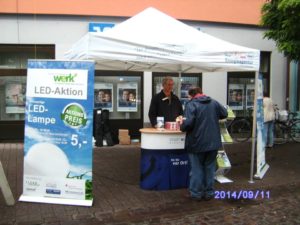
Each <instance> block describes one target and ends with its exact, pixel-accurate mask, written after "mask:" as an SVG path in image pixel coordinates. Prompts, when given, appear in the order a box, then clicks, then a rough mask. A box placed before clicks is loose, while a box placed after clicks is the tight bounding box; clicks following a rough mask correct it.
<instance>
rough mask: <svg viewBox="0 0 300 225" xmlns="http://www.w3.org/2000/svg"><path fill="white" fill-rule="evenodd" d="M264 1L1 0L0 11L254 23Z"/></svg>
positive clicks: (258, 17)
mask: <svg viewBox="0 0 300 225" xmlns="http://www.w3.org/2000/svg"><path fill="white" fill-rule="evenodd" d="M264 2H265V0H222V1H220V0H209V1H207V0H185V1H182V0H163V1H158V0H130V1H124V0H113V1H106V0H89V1H86V0H72V1H70V0H58V1H55V0H15V1H12V0H1V1H0V14H1V13H12V14H15V13H18V14H44V15H82V16H83V15H84V16H91V15H94V16H113V17H115V16H118V17H120V16H121V17H131V16H133V15H135V14H137V13H138V12H140V11H142V10H144V9H145V8H147V7H150V6H151V7H155V8H157V9H159V10H160V11H163V12H165V13H167V14H169V15H170V16H172V17H174V18H177V19H185V20H195V21H210V22H225V23H238V24H252V25H256V24H258V23H259V19H260V9H261V6H262V4H263V3H264Z"/></svg>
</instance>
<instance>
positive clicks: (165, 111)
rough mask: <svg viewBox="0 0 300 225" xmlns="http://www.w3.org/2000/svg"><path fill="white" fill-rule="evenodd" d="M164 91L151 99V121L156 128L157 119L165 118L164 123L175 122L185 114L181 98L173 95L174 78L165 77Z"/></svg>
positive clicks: (163, 82)
mask: <svg viewBox="0 0 300 225" xmlns="http://www.w3.org/2000/svg"><path fill="white" fill-rule="evenodd" d="M162 86H163V89H162V90H161V92H159V93H158V94H156V95H154V96H153V98H152V99H151V104H150V108H149V113H148V115H149V119H150V122H151V124H152V126H153V127H155V126H156V122H157V121H156V118H157V117H164V122H175V120H176V118H177V117H178V116H181V115H182V114H183V110H182V105H181V102H180V100H179V98H178V97H177V96H176V95H175V94H173V92H172V90H173V86H174V81H173V79H172V77H165V78H164V79H163V81H162Z"/></svg>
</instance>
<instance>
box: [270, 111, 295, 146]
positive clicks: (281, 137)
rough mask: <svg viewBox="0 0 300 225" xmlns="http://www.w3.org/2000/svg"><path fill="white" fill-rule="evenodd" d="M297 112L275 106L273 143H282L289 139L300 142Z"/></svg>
mask: <svg viewBox="0 0 300 225" xmlns="http://www.w3.org/2000/svg"><path fill="white" fill-rule="evenodd" d="M297 115H298V113H293V112H287V111H284V110H279V109H278V108H276V119H275V124H274V144H284V143H286V142H287V141H289V140H290V139H292V140H293V141H295V142H298V143H300V119H299V118H297Z"/></svg>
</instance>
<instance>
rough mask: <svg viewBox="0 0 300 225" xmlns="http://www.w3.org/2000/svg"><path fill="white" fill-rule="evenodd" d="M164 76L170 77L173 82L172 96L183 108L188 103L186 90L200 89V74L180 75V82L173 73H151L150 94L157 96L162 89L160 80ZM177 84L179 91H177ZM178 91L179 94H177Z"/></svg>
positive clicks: (177, 76)
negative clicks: (173, 95)
mask: <svg viewBox="0 0 300 225" xmlns="http://www.w3.org/2000/svg"><path fill="white" fill-rule="evenodd" d="M166 76H171V77H172V78H173V80H174V90H173V92H174V94H176V95H177V96H178V97H179V98H180V101H181V103H182V105H183V107H184V105H185V103H186V102H187V101H188V90H189V89H190V88H191V87H202V76H201V74H199V73H197V74H195V73H193V74H182V75H181V78H180V81H179V75H178V74H173V73H171V74H170V73H153V82H152V83H153V89H152V93H153V95H154V94H157V93H159V92H160V91H161V89H162V80H163V78H164V77H166ZM179 84H180V85H181V86H180V90H179V88H178V87H179ZM179 91H180V94H179Z"/></svg>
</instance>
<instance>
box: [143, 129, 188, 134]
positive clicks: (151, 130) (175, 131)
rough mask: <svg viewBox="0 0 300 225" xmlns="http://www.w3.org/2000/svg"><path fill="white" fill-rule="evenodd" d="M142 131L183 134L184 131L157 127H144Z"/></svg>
mask: <svg viewBox="0 0 300 225" xmlns="http://www.w3.org/2000/svg"><path fill="white" fill-rule="evenodd" d="M140 132H141V133H148V134H183V133H184V132H182V131H180V130H167V129H164V128H163V129H160V130H159V129H156V128H142V129H140Z"/></svg>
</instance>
